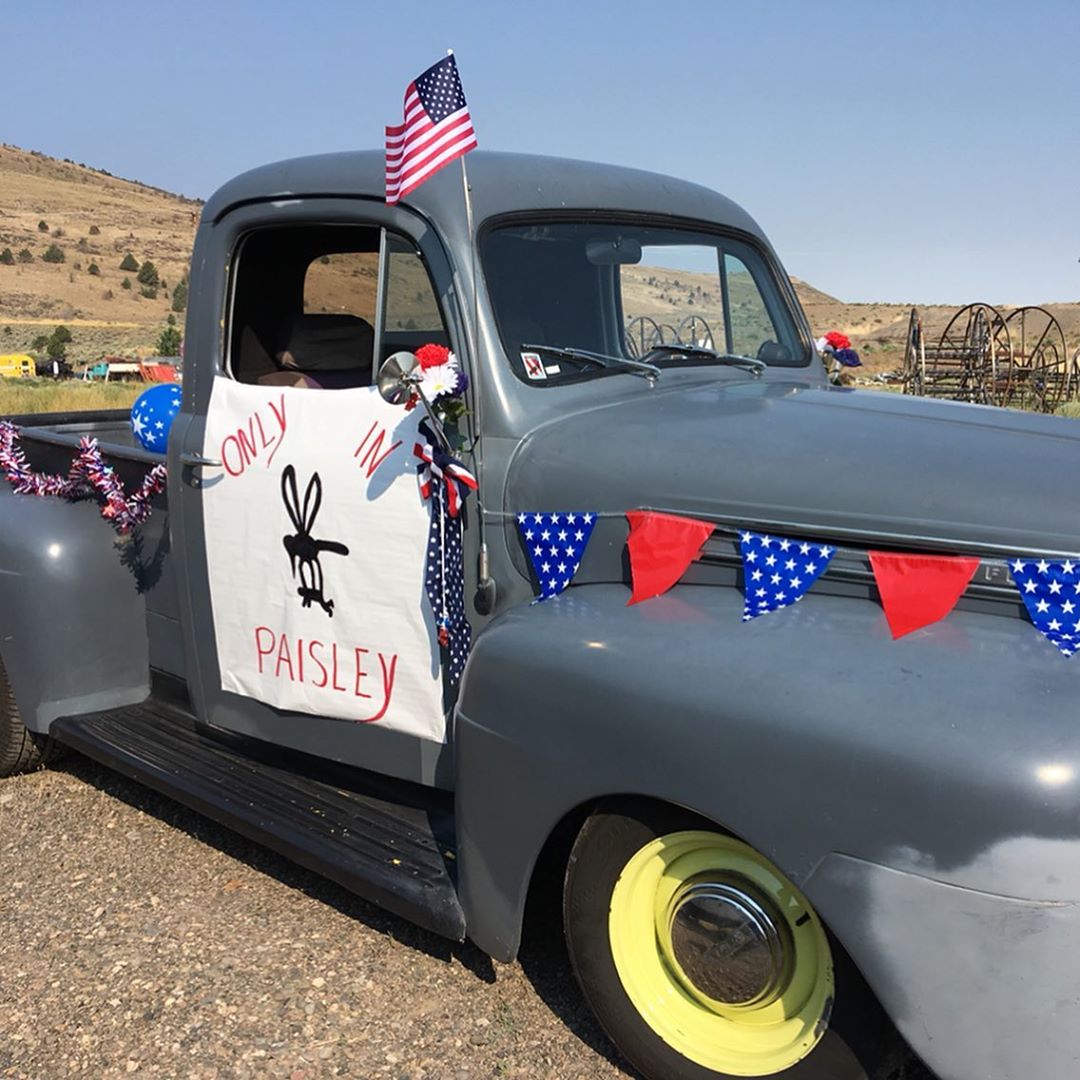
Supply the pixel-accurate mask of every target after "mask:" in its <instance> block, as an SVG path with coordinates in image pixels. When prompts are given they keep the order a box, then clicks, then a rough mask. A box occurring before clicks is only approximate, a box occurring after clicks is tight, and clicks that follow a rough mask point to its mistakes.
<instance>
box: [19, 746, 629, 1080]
mask: <svg viewBox="0 0 1080 1080" xmlns="http://www.w3.org/2000/svg"><path fill="white" fill-rule="evenodd" d="M629 1075H632V1074H630V1073H627V1072H625V1071H624V1070H623V1068H622V1067H621V1066H620V1065H619V1064H618V1062H617V1060H616V1059H615V1057H614V1052H613V1051H612V1049H611V1047H610V1045H609V1044H608V1042H607V1040H606V1038H605V1036H604V1035H603V1033H602V1032H601V1031H600V1030H599V1028H598V1027H597V1026H596V1025H595V1023H594V1022H593V1021H592V1020H591V1017H590V1016H589V1013H588V1012H587V1010H586V1008H585V1006H584V1005H583V1004H582V1003H581V1001H580V999H579V998H578V996H577V987H576V985H575V984H574V981H573V976H572V974H571V972H570V970H569V967H568V964H567V960H566V956H565V952H564V951H563V950H562V946H561V938H560V935H559V930H558V924H557V921H556V919H554V918H552V919H550V920H545V923H544V925H542V926H540V927H539V928H537V929H536V930H535V931H534V933H532V935H531V936H530V938H529V939H528V940H527V942H526V945H525V948H524V949H523V952H522V958H521V961H520V963H517V964H513V965H509V966H502V965H497V964H493V963H492V962H491V961H490V960H489V959H488V958H487V957H486V956H484V955H483V954H482V953H480V952H479V951H478V950H477V949H475V948H473V947H472V946H470V945H464V946H456V945H451V944H450V943H448V942H445V941H443V940H442V939H441V938H438V937H435V936H433V935H431V934H428V933H426V932H424V931H422V930H419V929H417V928H416V927H414V926H412V925H411V924H410V923H407V922H405V921H403V920H401V919H398V918H396V917H394V916H392V915H388V914H386V913H385V912H382V911H380V910H379V909H377V908H375V907H372V906H371V905H369V904H367V903H365V902H364V901H362V900H359V899H357V898H356V897H354V896H353V895H352V894H350V893H347V892H345V891H344V890H342V889H340V888H338V887H337V886H335V885H333V884H332V883H330V882H327V881H325V880H324V879H323V878H320V877H318V876H316V875H314V874H310V873H308V872H307V871H304V870H302V869H300V868H298V867H296V866H294V865H293V864H291V863H289V862H286V861H285V860H283V859H281V858H279V857H277V856H276V855H273V854H272V853H270V852H267V851H266V850H264V849H262V848H260V847H257V846H256V845H253V844H251V843H249V842H247V841H246V840H243V839H242V838H240V837H237V836H235V835H234V834H232V833H230V832H228V831H227V830H225V829H223V828H221V827H219V826H218V825H216V824H214V823H213V822H210V821H207V820H206V819H204V818H201V817H199V816H198V815H196V814H194V813H191V812H189V811H187V810H185V809H183V808H182V807H179V806H177V805H176V804H175V803H173V802H170V801H169V800H167V799H164V798H161V797H159V796H157V795H156V794H154V793H153V792H150V791H149V790H147V789H145V788H143V787H140V786H138V785H136V784H133V783H130V782H128V781H127V780H125V779H124V778H122V777H120V776H119V775H118V774H115V773H112V772H110V771H109V770H106V769H102V768H100V767H98V766H97V765H95V764H93V763H91V762H89V761H88V760H86V759H84V758H81V757H77V756H72V757H70V758H66V759H65V760H64V761H63V762H62V763H60V764H59V765H58V766H57V767H56V768H54V769H53V770H49V771H45V772H39V773H34V774H32V775H29V776H21V777H15V778H13V779H10V780H5V781H2V782H0V1077H18V1078H20V1080H22V1078H27V1080H52V1078H54V1077H55V1078H61V1077H65V1078H66V1077H72V1076H91V1077H94V1078H108V1077H133V1078H139V1077H168V1078H170V1080H171V1078H177V1080H180V1078H185V1080H186V1078H191V1080H196V1078H197V1080H213V1078H222V1080H224V1078H226V1077H228V1078H237V1080H242V1078H245V1077H250V1078H255V1077H275V1078H276V1077H284V1078H288V1080H315V1078H321V1077H331V1076H351V1077H364V1078H367V1077H371V1078H376V1077H390V1078H393V1080H422V1078H423V1080H427V1078H431V1080H444V1078H445V1080H473V1078H480V1077H513V1076H525V1077H530V1078H551V1080H555V1078H558V1080H573V1078H578V1077H580V1078H583V1080H584V1078H589V1080H593V1078H596V1080H603V1078H609V1077H626V1076H629Z"/></svg>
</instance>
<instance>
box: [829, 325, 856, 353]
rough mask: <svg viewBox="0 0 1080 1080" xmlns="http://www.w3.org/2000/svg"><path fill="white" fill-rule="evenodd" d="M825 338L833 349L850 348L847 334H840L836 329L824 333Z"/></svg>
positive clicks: (849, 339)
mask: <svg viewBox="0 0 1080 1080" xmlns="http://www.w3.org/2000/svg"><path fill="white" fill-rule="evenodd" d="M825 340H826V341H827V342H828V343H829V344H830V345H831V346H832V347H833V348H834V349H850V348H851V338H849V337H848V336H847V334H841V333H840V332H839V331H837V330H830V331H829V332H828V333H827V334H826V335H825Z"/></svg>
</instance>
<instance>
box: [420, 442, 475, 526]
mask: <svg viewBox="0 0 1080 1080" xmlns="http://www.w3.org/2000/svg"><path fill="white" fill-rule="evenodd" d="M420 434H421V435H423V436H424V438H425V439H426V440H427V442H424V443H416V444H415V445H414V446H413V453H414V454H415V455H416V457H417V458H419V459H420V463H421V464H420V466H419V468H418V473H417V475H418V479H419V481H420V494H421V495H422V496H423V497H424V498H425V499H429V498H431V489H432V486H433V485H434V484H438V483H439V482H440V481H442V482H443V483H445V484H446V508H447V510H449V511H450V516H451V517H455V518H456V517H457V516H458V513H459V512H460V510H461V504H462V502H464V500H465V497H466V496H467V495H468V493H469V492H470V491H475V490H476V489H477V487H478V485H477V483H476V477H475V476H473V474H472V473H471V472H469V470H468V469H466V468H465V466H464V465H462V464H461V462H460V461H458V460H457V459H456V458H452V457H451V456H450V455H449V454H447V453H446V452H445V451H443V450H440V449H439V448H438V447H437V446H435V445H434V440H433V439H432V435H431V432H430V430H429V429H428V428H427V426H426V425H425V424H421V425H420Z"/></svg>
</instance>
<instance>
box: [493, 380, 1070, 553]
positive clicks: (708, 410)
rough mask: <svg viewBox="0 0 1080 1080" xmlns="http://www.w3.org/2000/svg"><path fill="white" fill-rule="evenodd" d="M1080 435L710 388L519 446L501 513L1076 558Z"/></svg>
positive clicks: (928, 404)
mask: <svg viewBox="0 0 1080 1080" xmlns="http://www.w3.org/2000/svg"><path fill="white" fill-rule="evenodd" d="M1078 466H1080V424H1077V422H1076V421H1075V420H1070V419H1066V418H1061V417H1047V416H1037V415H1034V414H1029V413H1022V412H1016V411H1012V410H1007V409H995V408H991V407H986V406H978V405H966V404H956V403H951V402H941V401H930V400H927V399H924V398H912V397H905V396H903V395H900V394H890V393H884V392H873V391H865V390H857V391H853V390H847V389H842V388H839V387H821V386H811V385H806V384H801V383H797V382H776V381H768V382H743V381H738V382H710V383H708V384H707V385H701V384H696V385H690V386H686V385H681V386H671V387H664V386H663V383H661V384H660V385H659V386H657V387H656V388H655V389H653V390H647V389H645V388H644V387H643V388H642V393H641V395H640V397H637V398H632V399H630V400H626V399H623V400H620V401H618V402H614V403H612V404H610V405H607V406H603V407H600V408H595V409H590V410H587V411H584V412H579V413H573V414H570V415H568V416H566V417H565V418H562V419H559V420H557V421H554V422H552V423H549V424H546V425H544V426H543V427H541V428H538V429H537V430H535V431H533V432H532V433H531V434H530V435H529V436H528V437H527V438H526V439H524V440H523V442H522V443H521V445H520V447H519V449H518V452H517V453H516V454H515V456H514V460H513V462H512V463H511V468H510V471H509V475H508V479H507V489H506V498H505V508H506V509H507V510H509V511H512V512H520V511H522V510H549V511H558V510H575V511H576V510H583V511H586V510H592V511H599V512H609V513H611V512H614V513H621V512H624V511H626V510H631V509H634V508H636V507H652V508H655V509H662V510H667V511H670V512H672V513H681V514H686V515H688V516H701V517H714V518H725V519H733V520H735V521H737V522H739V523H745V524H748V525H752V524H754V523H759V524H762V525H764V526H766V527H769V528H773V529H776V531H780V526H782V525H784V524H794V525H798V526H802V527H804V528H810V529H814V530H819V531H820V534H821V535H822V536H823V537H828V536H830V535H831V536H846V537H848V538H849V539H854V538H856V537H865V538H866V539H867V540H868V541H870V540H873V539H879V540H882V541H884V540H887V539H888V538H902V539H903V540H904V541H905V542H908V543H911V544H913V546H918V545H917V542H918V541H920V540H925V541H929V542H930V546H934V543H935V542H937V543H939V544H940V543H941V542H945V543H952V544H955V545H956V546H958V547H963V546H964V545H968V544H970V545H992V546H993V547H995V548H1003V549H1008V550H1012V549H1015V550H1017V551H1018V552H1030V551H1039V552H1046V553H1056V554H1075V553H1077V552H1078V551H1080V470H1078Z"/></svg>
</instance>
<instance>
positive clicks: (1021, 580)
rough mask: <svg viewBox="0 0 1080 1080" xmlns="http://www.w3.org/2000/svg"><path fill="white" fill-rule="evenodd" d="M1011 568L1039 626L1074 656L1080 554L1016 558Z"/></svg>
mask: <svg viewBox="0 0 1080 1080" xmlns="http://www.w3.org/2000/svg"><path fill="white" fill-rule="evenodd" d="M1009 570H1010V571H1012V579H1013V581H1014V582H1015V583H1016V587H1017V588H1018V589H1019V590H1020V595H1021V596H1022V597H1023V599H1024V606H1025V607H1026V608H1027V610H1028V614H1029V615H1030V616H1031V621H1032V622H1033V623H1034V624H1035V626H1036V628H1037V629H1038V630H1039V631H1040V632H1041V633H1042V635H1043V636H1044V637H1045V638H1046V639H1047V640H1048V641H1050V642H1052V643H1053V644H1054V645H1055V646H1057V648H1058V650H1059V651H1060V652H1061V654H1062V656H1072V654H1073V653H1074V652H1076V651H1077V649H1080V557H1078V558H1077V559H1076V560H1073V559H1065V560H1064V562H1051V561H1050V560H1048V559H1014V560H1013V561H1012V562H1010V563H1009Z"/></svg>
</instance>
